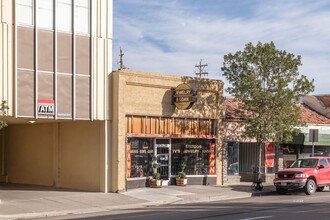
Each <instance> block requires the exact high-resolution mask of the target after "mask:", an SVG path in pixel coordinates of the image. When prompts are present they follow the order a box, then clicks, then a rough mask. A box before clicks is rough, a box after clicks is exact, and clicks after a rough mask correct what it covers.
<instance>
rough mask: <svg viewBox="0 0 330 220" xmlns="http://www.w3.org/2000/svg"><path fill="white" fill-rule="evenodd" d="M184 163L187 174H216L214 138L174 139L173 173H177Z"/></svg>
mask: <svg viewBox="0 0 330 220" xmlns="http://www.w3.org/2000/svg"><path fill="white" fill-rule="evenodd" d="M182 164H184V165H185V166H184V167H185V169H184V172H185V173H186V174H187V175H210V174H211V175H213V174H215V144H214V140H198V139H172V159H171V165H172V166H171V167H172V168H171V174H172V175H177V174H178V173H179V172H180V171H181V168H182Z"/></svg>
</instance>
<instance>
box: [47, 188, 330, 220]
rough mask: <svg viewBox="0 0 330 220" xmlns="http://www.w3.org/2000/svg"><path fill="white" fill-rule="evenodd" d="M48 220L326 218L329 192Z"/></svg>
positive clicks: (329, 204)
mask: <svg viewBox="0 0 330 220" xmlns="http://www.w3.org/2000/svg"><path fill="white" fill-rule="evenodd" d="M48 219H88V220H106V219H111V220H114V219H118V220H119V219H127V220H130V219H132V220H133V219H134V220H176V219H180V220H213V219H221V220H227V219H230V220H233V219H235V220H255V219H256V220H258V219H277V220H286V219H299V220H304V219H308V220H310V219H318V220H323V219H327V220H328V219H330V191H325V192H318V193H316V194H315V195H313V196H306V195H305V194H304V193H291V194H288V195H282V196H279V195H276V194H274V195H268V196H259V197H251V198H247V199H237V200H227V201H221V202H208V203H198V204H186V205H174V204H173V205H166V206H158V207H147V208H143V209H139V210H118V211H111V212H108V213H95V214H94V216H91V215H88V216H87V215H86V216H65V217H64V216H62V217H60V218H48Z"/></svg>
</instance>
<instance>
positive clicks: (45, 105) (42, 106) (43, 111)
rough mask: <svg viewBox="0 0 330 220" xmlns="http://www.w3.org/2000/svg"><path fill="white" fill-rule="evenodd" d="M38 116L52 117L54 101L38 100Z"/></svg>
mask: <svg viewBox="0 0 330 220" xmlns="http://www.w3.org/2000/svg"><path fill="white" fill-rule="evenodd" d="M38 114H39V115H54V114H55V111H54V100H45V99H39V100H38Z"/></svg>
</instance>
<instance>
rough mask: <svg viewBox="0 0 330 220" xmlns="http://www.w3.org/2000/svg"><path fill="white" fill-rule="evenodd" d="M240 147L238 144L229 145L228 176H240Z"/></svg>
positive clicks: (230, 143) (231, 143)
mask: <svg viewBox="0 0 330 220" xmlns="http://www.w3.org/2000/svg"><path fill="white" fill-rule="evenodd" d="M238 159H239V145H238V143H233V142H229V143H228V167H227V174H228V175H235V176H238V175H239V160H238Z"/></svg>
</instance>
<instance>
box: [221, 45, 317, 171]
mask: <svg viewBox="0 0 330 220" xmlns="http://www.w3.org/2000/svg"><path fill="white" fill-rule="evenodd" d="M301 65H302V64H301V57H300V56H295V55H293V54H291V53H287V52H286V51H282V50H278V49H276V47H275V45H274V43H273V42H271V43H266V44H262V43H260V42H258V44H257V45H255V46H254V45H253V44H252V43H248V44H246V45H245V49H244V51H238V52H236V53H235V54H231V53H229V54H227V55H225V56H224V63H223V67H222V68H221V70H222V71H223V76H225V77H226V79H227V80H228V81H229V83H230V86H229V87H228V88H227V92H228V93H229V94H230V95H232V96H234V97H235V98H236V99H237V100H239V101H240V102H241V106H240V111H242V112H244V113H245V115H247V117H246V120H244V121H243V122H242V123H243V126H244V127H245V132H244V134H243V136H244V137H247V138H255V139H256V140H257V142H258V143H259V144H260V146H262V143H264V142H266V141H275V142H277V141H279V140H281V141H289V140H291V139H292V136H293V135H294V134H295V133H296V132H297V127H299V126H302V125H303V123H302V121H301V117H300V114H301V111H300V108H299V106H298V105H297V104H298V103H299V101H300V98H301V97H302V96H304V95H307V94H308V93H310V92H312V91H313V90H314V85H313V83H314V80H313V79H312V80H311V81H310V80H308V79H307V77H306V76H304V75H299V72H298V67H299V66H301ZM259 165H260V164H259Z"/></svg>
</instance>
